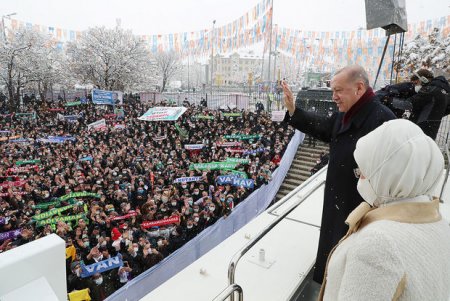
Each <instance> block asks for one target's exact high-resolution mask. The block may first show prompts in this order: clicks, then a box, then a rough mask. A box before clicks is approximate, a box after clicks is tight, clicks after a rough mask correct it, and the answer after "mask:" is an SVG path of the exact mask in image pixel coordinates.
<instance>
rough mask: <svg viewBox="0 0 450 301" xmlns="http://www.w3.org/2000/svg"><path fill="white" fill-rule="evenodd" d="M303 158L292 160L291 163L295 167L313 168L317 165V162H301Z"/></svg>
mask: <svg viewBox="0 0 450 301" xmlns="http://www.w3.org/2000/svg"><path fill="white" fill-rule="evenodd" d="M302 159H303V158H298V159H294V160H293V161H292V163H295V164H297V165H302V164H303V165H305V166H311V167H314V166H315V165H316V164H317V160H314V161H313V160H302Z"/></svg>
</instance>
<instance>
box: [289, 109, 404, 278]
mask: <svg viewBox="0 0 450 301" xmlns="http://www.w3.org/2000/svg"><path fill="white" fill-rule="evenodd" d="M343 117H344V113H341V112H339V113H334V114H333V115H331V116H330V117H327V116H321V115H319V114H317V113H313V112H306V111H304V110H302V109H300V108H296V109H295V112H294V114H293V115H292V117H290V116H289V114H286V118H285V121H288V122H289V124H290V125H292V126H293V127H294V128H296V129H298V130H300V131H302V132H303V133H305V134H308V135H312V136H313V137H315V138H316V139H319V140H322V141H324V142H327V143H330V154H329V156H330V159H329V163H328V172H327V177H326V184H325V193H324V204H323V211H322V223H321V230H320V239H319V249H318V251H317V258H316V265H315V271H314V280H315V281H317V282H318V283H322V280H323V275H324V271H325V264H326V261H327V257H328V255H329V253H330V251H331V249H332V248H333V247H334V246H335V245H336V244H337V243H338V242H339V240H340V239H341V238H342V237H343V236H344V235H345V233H346V232H347V226H346V225H345V223H344V222H345V219H346V218H347V216H348V215H349V214H350V212H352V211H353V209H355V208H356V207H357V206H358V205H359V204H360V203H361V202H362V201H363V199H362V198H361V196H360V195H359V193H358V191H357V190H356V184H357V181H358V178H357V177H356V176H355V169H356V168H357V165H356V162H355V159H354V158H353V151H354V150H355V147H356V142H357V141H358V139H359V138H360V137H362V136H364V135H366V134H367V133H369V132H371V131H372V130H374V129H375V128H377V127H378V126H380V125H381V124H383V122H385V121H387V120H391V119H395V115H394V114H393V113H392V111H390V110H389V109H388V108H387V107H386V106H384V105H382V104H381V103H379V102H377V101H373V100H370V101H368V102H367V103H365V104H364V105H363V106H362V107H361V108H360V109H359V110H358V111H357V112H356V113H355V114H354V115H353V116H352V117H351V118H350V120H349V121H348V122H347V123H346V125H345V126H343Z"/></svg>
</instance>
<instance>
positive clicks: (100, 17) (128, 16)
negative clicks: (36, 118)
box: [0, 0, 450, 34]
mask: <svg viewBox="0 0 450 301" xmlns="http://www.w3.org/2000/svg"><path fill="white" fill-rule="evenodd" d="M371 1H377V0H371ZM257 3H258V0H158V1H156V0H147V1H145V0H127V1H124V0H76V1H73V0H71V1H68V0H39V1H37V0H0V15H4V14H9V13H12V12H16V13H17V15H16V16H14V18H16V19H18V20H21V21H26V22H31V23H34V24H40V25H49V26H54V27H60V28H63V29H69V30H83V29H86V28H88V27H93V26H102V25H104V26H106V27H113V26H115V24H116V19H117V18H120V19H121V21H122V27H124V28H127V29H132V30H133V32H134V33H135V34H164V33H172V32H173V33H175V32H185V31H196V30H200V29H206V28H210V27H211V26H212V20H214V19H216V20H217V23H216V26H221V25H224V24H226V23H228V22H231V21H233V20H234V19H236V18H238V17H240V16H241V15H243V14H244V13H245V12H246V11H248V10H250V9H251V8H253V6H255V5H256V4H257ZM449 5H450V1H449V0H406V8H407V15H408V23H414V22H418V21H421V20H427V19H434V18H437V17H442V16H446V15H449V14H450V8H449ZM274 20H275V21H274V22H275V23H277V24H279V25H280V26H284V27H290V28H295V29H304V30H319V31H320V30H323V31H325V30H353V29H357V28H358V27H364V28H365V6H364V0H274Z"/></svg>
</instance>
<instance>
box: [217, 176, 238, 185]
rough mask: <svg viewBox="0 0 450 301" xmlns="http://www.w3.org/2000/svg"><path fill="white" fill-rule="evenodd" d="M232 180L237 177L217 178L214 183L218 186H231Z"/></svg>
mask: <svg viewBox="0 0 450 301" xmlns="http://www.w3.org/2000/svg"><path fill="white" fill-rule="evenodd" d="M234 179H238V177H237V176H234V175H233V176H230V175H225V176H218V177H217V178H216V182H217V184H218V185H226V184H233V181H234Z"/></svg>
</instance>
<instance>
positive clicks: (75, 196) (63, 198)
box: [59, 191, 100, 201]
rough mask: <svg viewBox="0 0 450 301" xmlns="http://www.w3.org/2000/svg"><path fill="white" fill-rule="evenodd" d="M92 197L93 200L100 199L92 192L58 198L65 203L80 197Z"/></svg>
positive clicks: (76, 193)
mask: <svg viewBox="0 0 450 301" xmlns="http://www.w3.org/2000/svg"><path fill="white" fill-rule="evenodd" d="M87 196H90V197H94V198H100V195H99V194H96V193H93V192H86V191H82V192H72V193H69V194H66V195H63V196H62V197H60V198H59V200H60V201H65V200H68V199H72V198H82V197H87Z"/></svg>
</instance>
